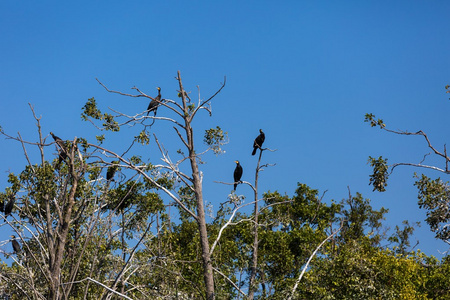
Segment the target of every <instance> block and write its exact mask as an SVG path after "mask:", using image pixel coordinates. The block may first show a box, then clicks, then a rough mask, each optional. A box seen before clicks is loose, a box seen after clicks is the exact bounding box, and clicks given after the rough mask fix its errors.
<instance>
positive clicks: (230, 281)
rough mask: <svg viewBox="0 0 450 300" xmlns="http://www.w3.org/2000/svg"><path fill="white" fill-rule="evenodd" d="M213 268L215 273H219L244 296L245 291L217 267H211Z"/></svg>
mask: <svg viewBox="0 0 450 300" xmlns="http://www.w3.org/2000/svg"><path fill="white" fill-rule="evenodd" d="M213 270H214V271H216V272H217V273H219V274H220V275H222V277H223V278H225V279H226V280H227V281H228V282H229V283H231V285H232V286H233V287H234V288H235V289H236V290H237V291H238V292H239V293H241V295H243V296H244V297H245V296H246V295H245V293H244V292H243V291H242V290H241V289H240V288H239V287H238V286H237V285H236V284H235V283H234V282H233V281H232V280H231V279H230V278H228V276H226V275H225V274H223V273H222V272H220V271H219V270H218V269H216V268H214V267H213Z"/></svg>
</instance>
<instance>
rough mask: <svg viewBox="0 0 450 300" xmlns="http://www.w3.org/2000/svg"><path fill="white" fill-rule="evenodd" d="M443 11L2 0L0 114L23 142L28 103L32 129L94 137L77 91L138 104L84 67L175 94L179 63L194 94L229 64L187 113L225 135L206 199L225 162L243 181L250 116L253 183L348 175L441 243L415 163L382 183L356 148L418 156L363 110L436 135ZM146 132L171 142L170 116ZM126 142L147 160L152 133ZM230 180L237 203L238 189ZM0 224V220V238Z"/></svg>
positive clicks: (210, 167)
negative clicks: (261, 140)
mask: <svg viewBox="0 0 450 300" xmlns="http://www.w3.org/2000/svg"><path fill="white" fill-rule="evenodd" d="M449 11H450V3H449V2H448V1H395V3H393V1H283V2H282V1H276V2H275V1H246V2H243V1H214V2H213V1H77V2H72V3H63V2H60V1H39V2H35V1H20V2H19V1H2V2H1V3H0V28H1V29H0V39H1V41H2V42H1V46H0V67H1V68H0V89H1V91H2V93H1V95H0V99H1V103H2V109H1V111H0V125H1V126H2V127H3V129H4V130H5V131H6V132H8V133H11V134H14V133H16V132H18V131H20V133H21V135H22V136H23V137H24V138H25V139H29V140H32V141H35V140H36V139H37V136H36V130H35V126H34V124H35V121H34V119H33V118H32V115H31V112H30V110H29V107H28V104H27V103H28V102H30V103H31V104H32V105H33V106H34V108H35V110H36V113H37V114H38V115H42V121H41V122H42V126H43V131H44V132H45V133H47V132H49V131H54V132H55V133H56V134H57V135H58V136H60V137H62V138H64V139H73V137H74V136H83V137H87V138H93V137H94V135H95V134H98V132H97V131H95V129H94V128H93V127H92V126H91V125H90V124H89V123H87V122H82V121H81V119H80V113H81V107H82V106H83V105H84V103H85V102H86V100H87V99H88V98H90V97H95V98H96V99H97V101H98V103H99V105H100V107H101V108H102V109H106V108H107V107H111V108H114V109H117V110H121V111H123V112H125V113H130V114H134V113H138V112H141V111H143V110H145V109H146V107H147V104H148V103H147V102H146V101H143V100H140V99H139V100H138V99H129V98H123V97H120V96H117V95H112V94H108V93H107V92H106V91H105V90H104V89H103V88H102V87H101V86H100V85H99V84H98V83H97V82H96V80H95V78H99V79H100V80H101V81H102V82H103V83H105V84H106V85H107V86H108V87H110V88H111V89H115V90H121V91H124V92H132V90H131V89H130V88H131V87H133V86H137V87H139V88H140V89H141V90H143V91H144V92H146V93H148V94H150V95H152V94H154V95H156V87H157V86H160V87H161V88H162V94H163V97H164V98H171V99H175V98H176V92H175V90H176V88H177V85H176V84H177V83H176V81H175V80H174V77H175V75H176V72H177V70H180V71H181V74H182V77H183V81H184V85H185V87H186V88H187V89H188V90H190V91H192V93H193V94H196V93H197V88H196V86H197V85H199V86H200V89H201V94H202V97H204V98H206V97H208V96H209V95H211V94H212V93H214V92H215V90H217V89H218V88H219V87H220V84H221V83H222V82H223V78H224V76H226V77H227V84H226V87H225V89H224V90H223V91H222V92H221V93H220V94H219V95H218V96H217V98H215V100H214V102H213V117H212V118H209V117H207V116H206V115H205V116H201V117H200V118H199V119H198V120H197V121H196V123H195V124H194V125H195V126H196V128H197V130H198V131H197V138H198V143H197V144H198V145H199V146H200V147H201V146H202V145H201V141H202V132H203V130H204V129H207V128H210V127H215V126H216V125H218V126H221V127H222V128H223V129H224V130H225V131H227V132H228V135H229V139H230V142H229V144H228V145H227V146H226V147H225V150H226V153H225V154H224V155H221V156H218V157H216V156H214V155H212V154H208V155H206V157H205V160H206V161H207V164H205V165H203V172H204V175H205V177H204V184H205V197H206V200H207V201H208V202H210V203H211V204H212V205H213V206H214V207H215V208H217V207H218V204H219V203H220V202H222V201H225V200H226V197H227V194H228V193H229V191H230V187H229V186H223V185H220V184H217V183H215V182H214V181H230V182H231V181H232V173H233V170H234V166H235V164H234V160H236V159H237V160H240V161H241V164H242V166H243V167H244V176H243V180H246V181H252V180H253V178H254V169H255V166H256V157H252V156H251V155H250V153H251V150H252V142H253V139H254V138H255V137H256V136H257V135H258V129H259V128H262V129H263V130H264V131H265V133H266V142H265V145H266V146H267V147H269V148H271V149H277V151H276V152H273V153H265V154H264V159H263V160H264V163H271V164H276V166H274V167H270V168H266V169H265V171H264V172H263V173H262V174H261V181H260V184H259V186H260V191H261V192H264V191H269V190H270V191H274V190H278V191H279V192H281V193H283V194H284V193H287V194H288V195H292V194H293V192H294V190H295V188H296V184H297V182H302V183H306V184H308V185H309V186H311V187H313V188H317V189H319V190H320V192H323V191H324V190H328V192H327V194H326V196H325V199H326V200H327V201H329V200H330V199H335V200H336V201H339V200H341V199H343V198H345V197H347V195H348V190H347V186H349V187H350V189H351V191H352V193H353V194H355V193H356V192H361V193H362V194H363V196H364V197H366V198H370V199H371V200H372V205H373V206H374V207H375V208H379V207H381V206H384V207H386V208H389V210H390V212H389V214H388V215H387V224H388V225H390V226H392V227H394V226H395V225H397V224H399V225H400V224H401V221H402V220H405V219H408V220H410V221H411V222H416V221H420V222H422V227H421V228H419V229H417V231H416V234H415V236H414V237H413V239H412V243H413V244H414V243H415V241H416V240H419V241H420V244H419V246H418V248H420V249H422V250H423V251H425V252H426V253H427V254H429V255H435V256H438V257H440V254H439V252H438V250H439V251H445V250H447V246H446V245H445V244H444V243H442V242H439V241H436V240H435V239H434V237H433V234H432V233H431V232H430V231H429V229H428V226H427V225H426V224H425V223H424V218H425V212H424V211H421V210H420V209H419V208H418V206H417V191H416V189H415V188H414V187H413V183H414V178H413V173H414V171H417V172H420V171H421V170H414V169H412V168H406V167H405V168H400V169H397V170H396V171H395V173H394V174H393V175H391V178H390V181H389V183H388V184H389V185H388V191H387V192H385V193H382V194H380V193H375V192H372V187H371V186H368V182H369V174H370V172H371V170H370V167H369V166H368V165H367V158H368V156H369V155H371V156H377V157H378V156H380V155H383V156H386V157H388V158H389V162H400V161H401V162H419V161H421V160H422V158H423V155H424V154H426V153H428V152H429V150H428V149H427V148H426V144H425V143H424V141H423V140H422V139H420V137H404V136H394V135H391V134H388V133H386V132H382V131H380V130H379V129H374V128H370V127H369V126H368V124H366V123H364V122H363V120H364V114H366V113H374V114H375V115H376V116H377V117H381V118H383V119H384V121H385V123H386V124H387V125H388V127H390V128H392V129H408V130H410V131H417V130H419V129H422V130H424V131H425V132H427V133H428V134H429V137H430V139H431V140H432V142H433V143H434V144H435V145H436V147H438V148H440V149H442V147H443V145H444V144H445V143H446V142H447V141H448V140H449V138H448V131H447V130H446V129H447V128H448V125H449V121H448V118H447V116H448V112H449V110H450V101H449V99H448V98H449V95H448V94H445V89H444V86H445V85H447V84H450V60H449V53H450V41H449V39H448V33H449V32H450V20H449V18H448V12H449ZM164 113H165V112H164V109H160V110H159V111H158V114H159V115H160V114H161V115H163V114H164ZM136 130H137V129H133V128H130V129H126V130H123V132H121V133H120V134H118V135H113V134H112V135H108V137H110V139H111V141H110V143H109V144H108V146H110V147H111V148H112V149H113V150H116V151H117V152H121V151H124V149H123V148H124V144H126V143H127V142H129V140H130V137H132V136H134V135H136ZM153 130H154V132H155V133H156V134H158V136H159V138H160V139H161V140H163V142H164V143H165V145H166V146H167V147H168V148H171V149H176V147H177V144H176V143H174V142H173V140H174V138H175V136H174V135H173V130H172V129H171V127H170V126H169V125H168V124H160V123H157V124H155V126H153ZM0 143H1V147H0V149H1V150H0V151H1V152H0V153H1V154H2V157H8V159H3V160H2V161H1V162H0V187H1V188H4V187H5V186H7V183H6V178H7V173H8V171H13V172H18V171H20V170H21V169H22V168H23V166H24V164H25V163H26V161H25V159H24V157H23V155H22V154H21V153H22V152H21V147H20V145H18V144H17V143H14V142H12V141H9V140H5V139H2V140H0ZM137 150H138V151H141V152H142V154H143V155H150V156H151V157H152V158H154V159H158V151H157V149H156V147H155V145H154V144H153V145H151V146H150V147H147V148H139V149H137ZM29 151H30V152H33V151H32V150H31V149H29ZM32 155H33V154H32ZM174 156H175V153H174ZM35 162H37V156H36V160H35ZM428 162H429V163H435V164H440V165H441V166H442V164H443V163H444V162H443V161H442V160H433V159H432V158H430V159H429V160H428ZM427 174H428V175H429V176H433V177H439V176H441V177H442V178H443V179H445V180H448V176H445V175H444V174H437V173H430V172H427ZM238 192H239V193H242V194H243V195H245V196H247V197H249V198H247V200H248V201H250V199H251V191H250V189H249V188H248V187H244V186H239V187H238ZM7 235H9V233H6V229H5V227H2V229H0V240H5V239H7ZM6 247H10V246H6ZM6 250H8V249H6Z"/></svg>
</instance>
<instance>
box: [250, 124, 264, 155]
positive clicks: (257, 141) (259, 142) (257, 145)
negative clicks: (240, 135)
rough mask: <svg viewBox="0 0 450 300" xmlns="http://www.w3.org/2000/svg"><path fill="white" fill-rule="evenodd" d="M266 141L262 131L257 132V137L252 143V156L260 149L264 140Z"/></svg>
mask: <svg viewBox="0 0 450 300" xmlns="http://www.w3.org/2000/svg"><path fill="white" fill-rule="evenodd" d="M265 139H266V135H265V134H264V132H263V131H262V129H260V130H259V135H258V136H257V137H256V139H255V140H254V141H253V152H252V155H255V154H256V150H258V148H259V149H261V147H262V144H263V143H264V140H265Z"/></svg>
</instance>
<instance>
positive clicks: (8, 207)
mask: <svg viewBox="0 0 450 300" xmlns="http://www.w3.org/2000/svg"><path fill="white" fill-rule="evenodd" d="M15 202H16V195H13V194H11V195H10V196H9V201H8V203H7V204H6V205H5V220H4V221H3V222H6V218H7V217H8V216H9V215H10V214H11V212H12V210H13V208H14V203H15Z"/></svg>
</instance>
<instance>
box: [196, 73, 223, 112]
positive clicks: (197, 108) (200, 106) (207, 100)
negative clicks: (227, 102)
mask: <svg viewBox="0 0 450 300" xmlns="http://www.w3.org/2000/svg"><path fill="white" fill-rule="evenodd" d="M226 83H227V77H226V76H224V78H223V83H222V86H221V87H220V88H219V89H218V90H217V92H215V93H214V95H212V96H211V97H209V98H208V99H206V100H205V101H203V102H202V103H201V104H200V105H199V106H197V107H196V108H195V110H194V112H193V113H192V115H191V119H192V118H194V116H195V114H196V113H197V112H198V111H199V110H200V109H201V108H204V107H203V106H204V105H205V104H206V103H208V102H209V101H211V100H212V99H213V98H214V97H215V96H216V95H217V94H218V93H220V91H222V89H223V88H224V87H225V84H226ZM209 113H210V114H211V111H209Z"/></svg>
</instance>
